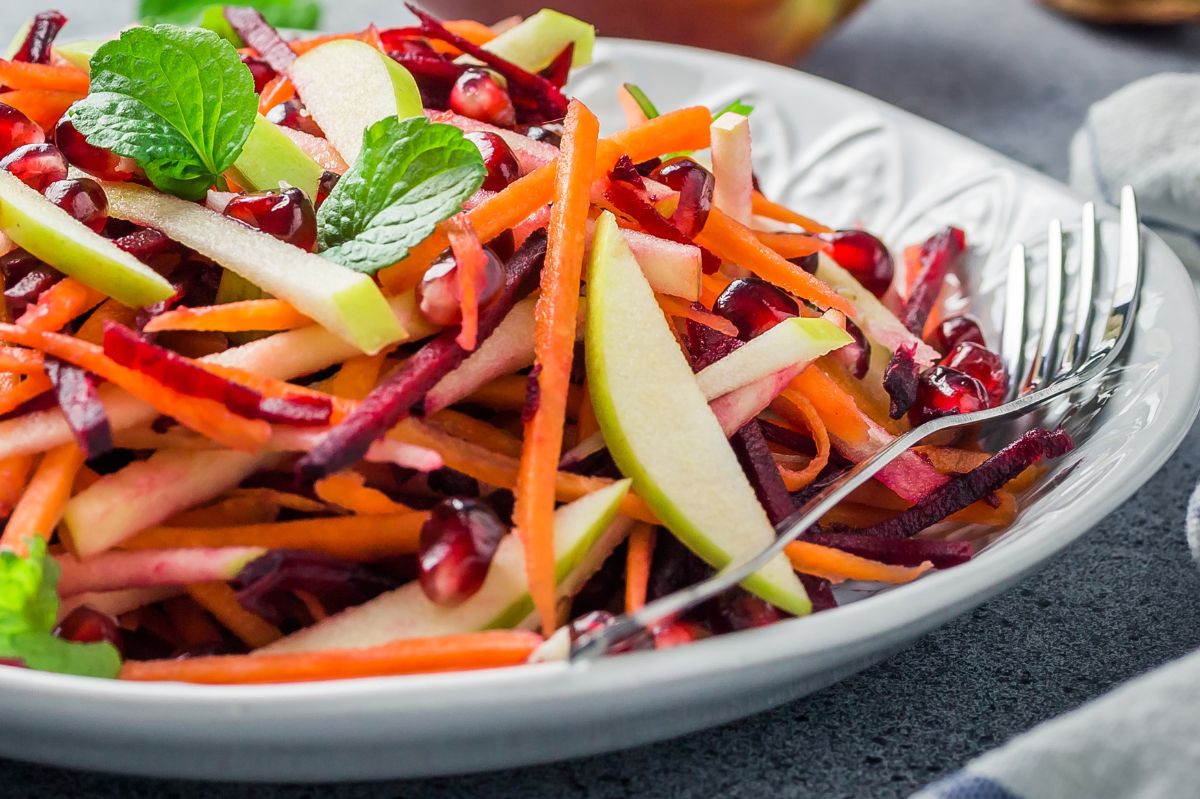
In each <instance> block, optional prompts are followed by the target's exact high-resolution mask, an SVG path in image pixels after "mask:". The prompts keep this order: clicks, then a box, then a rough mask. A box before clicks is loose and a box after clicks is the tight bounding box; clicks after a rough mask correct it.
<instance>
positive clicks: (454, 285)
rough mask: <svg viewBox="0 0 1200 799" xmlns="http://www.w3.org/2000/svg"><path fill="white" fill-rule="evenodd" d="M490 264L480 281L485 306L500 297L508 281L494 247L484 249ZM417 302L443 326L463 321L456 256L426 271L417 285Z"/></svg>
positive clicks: (427, 315)
mask: <svg viewBox="0 0 1200 799" xmlns="http://www.w3.org/2000/svg"><path fill="white" fill-rule="evenodd" d="M483 252H484V254H485V255H487V264H486V265H485V266H484V268H483V271H482V272H481V273H480V276H479V281H478V282H477V284H476V291H477V292H478V295H477V296H478V298H479V305H480V307H482V306H483V305H485V304H486V303H487V302H488V300H490V299H492V297H494V296H496V293H497V292H498V291H500V287H501V286H502V285H503V283H504V266H503V264H501V263H500V259H499V258H497V257H496V255H495V253H493V252H492V251H491V250H490V249H488V248H486V247H485V248H484V250H483ZM417 301H418V302H419V303H420V307H421V314H422V315H423V316H424V317H425V318H426V319H428V320H429V321H430V322H432V323H433V324H435V325H441V326H443V327H445V326H447V325H456V324H458V323H459V322H461V321H462V296H461V295H460V294H459V291H458V263H457V262H456V261H455V260H454V257H453V256H449V257H446V258H442V259H441V260H439V261H437V262H436V263H435V264H434V265H433V266H431V267H429V271H427V272H426V273H425V277H424V278H423V279H422V280H421V283H420V285H418V286H417Z"/></svg>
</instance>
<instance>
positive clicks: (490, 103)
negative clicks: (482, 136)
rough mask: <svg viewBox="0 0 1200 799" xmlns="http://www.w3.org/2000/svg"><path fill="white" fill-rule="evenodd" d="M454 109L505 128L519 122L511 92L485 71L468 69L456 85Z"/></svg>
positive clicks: (451, 107) (452, 101)
mask: <svg viewBox="0 0 1200 799" xmlns="http://www.w3.org/2000/svg"><path fill="white" fill-rule="evenodd" d="M450 110H451V111H453V112H454V113H456V114H462V115H463V116H465V117H470V118H471V119H478V120H479V121H480V122H487V123H488V124H491V125H496V126H498V127H501V128H511V127H512V126H513V125H514V124H516V121H517V112H516V109H514V108H513V103H512V98H511V97H509V96H508V92H506V91H505V90H504V88H503V87H502V86H501V85H500V81H499V80H497V79H496V78H495V76H493V75H492V73H490V72H486V71H484V70H482V69H468V70H467V71H466V72H464V73H463V74H462V75H461V76H460V77H459V79H458V80H456V81H455V82H454V88H453V89H451V90H450Z"/></svg>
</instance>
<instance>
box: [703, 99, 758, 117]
mask: <svg viewBox="0 0 1200 799" xmlns="http://www.w3.org/2000/svg"><path fill="white" fill-rule="evenodd" d="M730 111H732V112H733V113H735V114H741V115H742V116H744V117H748V116H750V113H751V112H752V111H754V106H752V105H750V104H749V103H747V102H746V101H744V100H741V99H738V100H734V101H733V102H732V103H730V104H729V105H727V106H725V107H724V108H722V109H721V110H720V111H714V112H713V121H714V122H715V121H716V120H718V119H720V118H721V117H722V115H724V114H727V113H729V112H730Z"/></svg>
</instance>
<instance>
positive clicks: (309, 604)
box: [292, 591, 329, 622]
mask: <svg viewBox="0 0 1200 799" xmlns="http://www.w3.org/2000/svg"><path fill="white" fill-rule="evenodd" d="M292 593H293V594H295V595H296V599H299V600H300V602H301V603H303V605H304V609H305V610H307V611H308V614H309V615H310V616H312V618H313V621H314V622H318V621H321V620H322V619H324V618H326V617H327V616H329V614H328V613H327V612H326V611H325V607H324V605H322V604H321V600H319V599H317V598H316V597H315V596H313V595H312V594H310V593H309V592H307V591H293V592H292Z"/></svg>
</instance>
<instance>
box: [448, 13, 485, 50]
mask: <svg viewBox="0 0 1200 799" xmlns="http://www.w3.org/2000/svg"><path fill="white" fill-rule="evenodd" d="M442 25H443V26H445V28H446V30H448V31H450V32H451V33H453V34H454V35H455V36H461V37H462V38H464V39H466V40H467V41H468V42H470V43H471V44H477V45H480V46H481V47H482V46H483V45H485V44H487V43H488V42H490V41H491V40H492V39H495V38H496V32H495V31H494V30H492V29H491V28H490V27H488V26H487V25H484V24H483V23H482V22H477V21H475V20H473V19H447V20H443V21H442Z"/></svg>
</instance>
